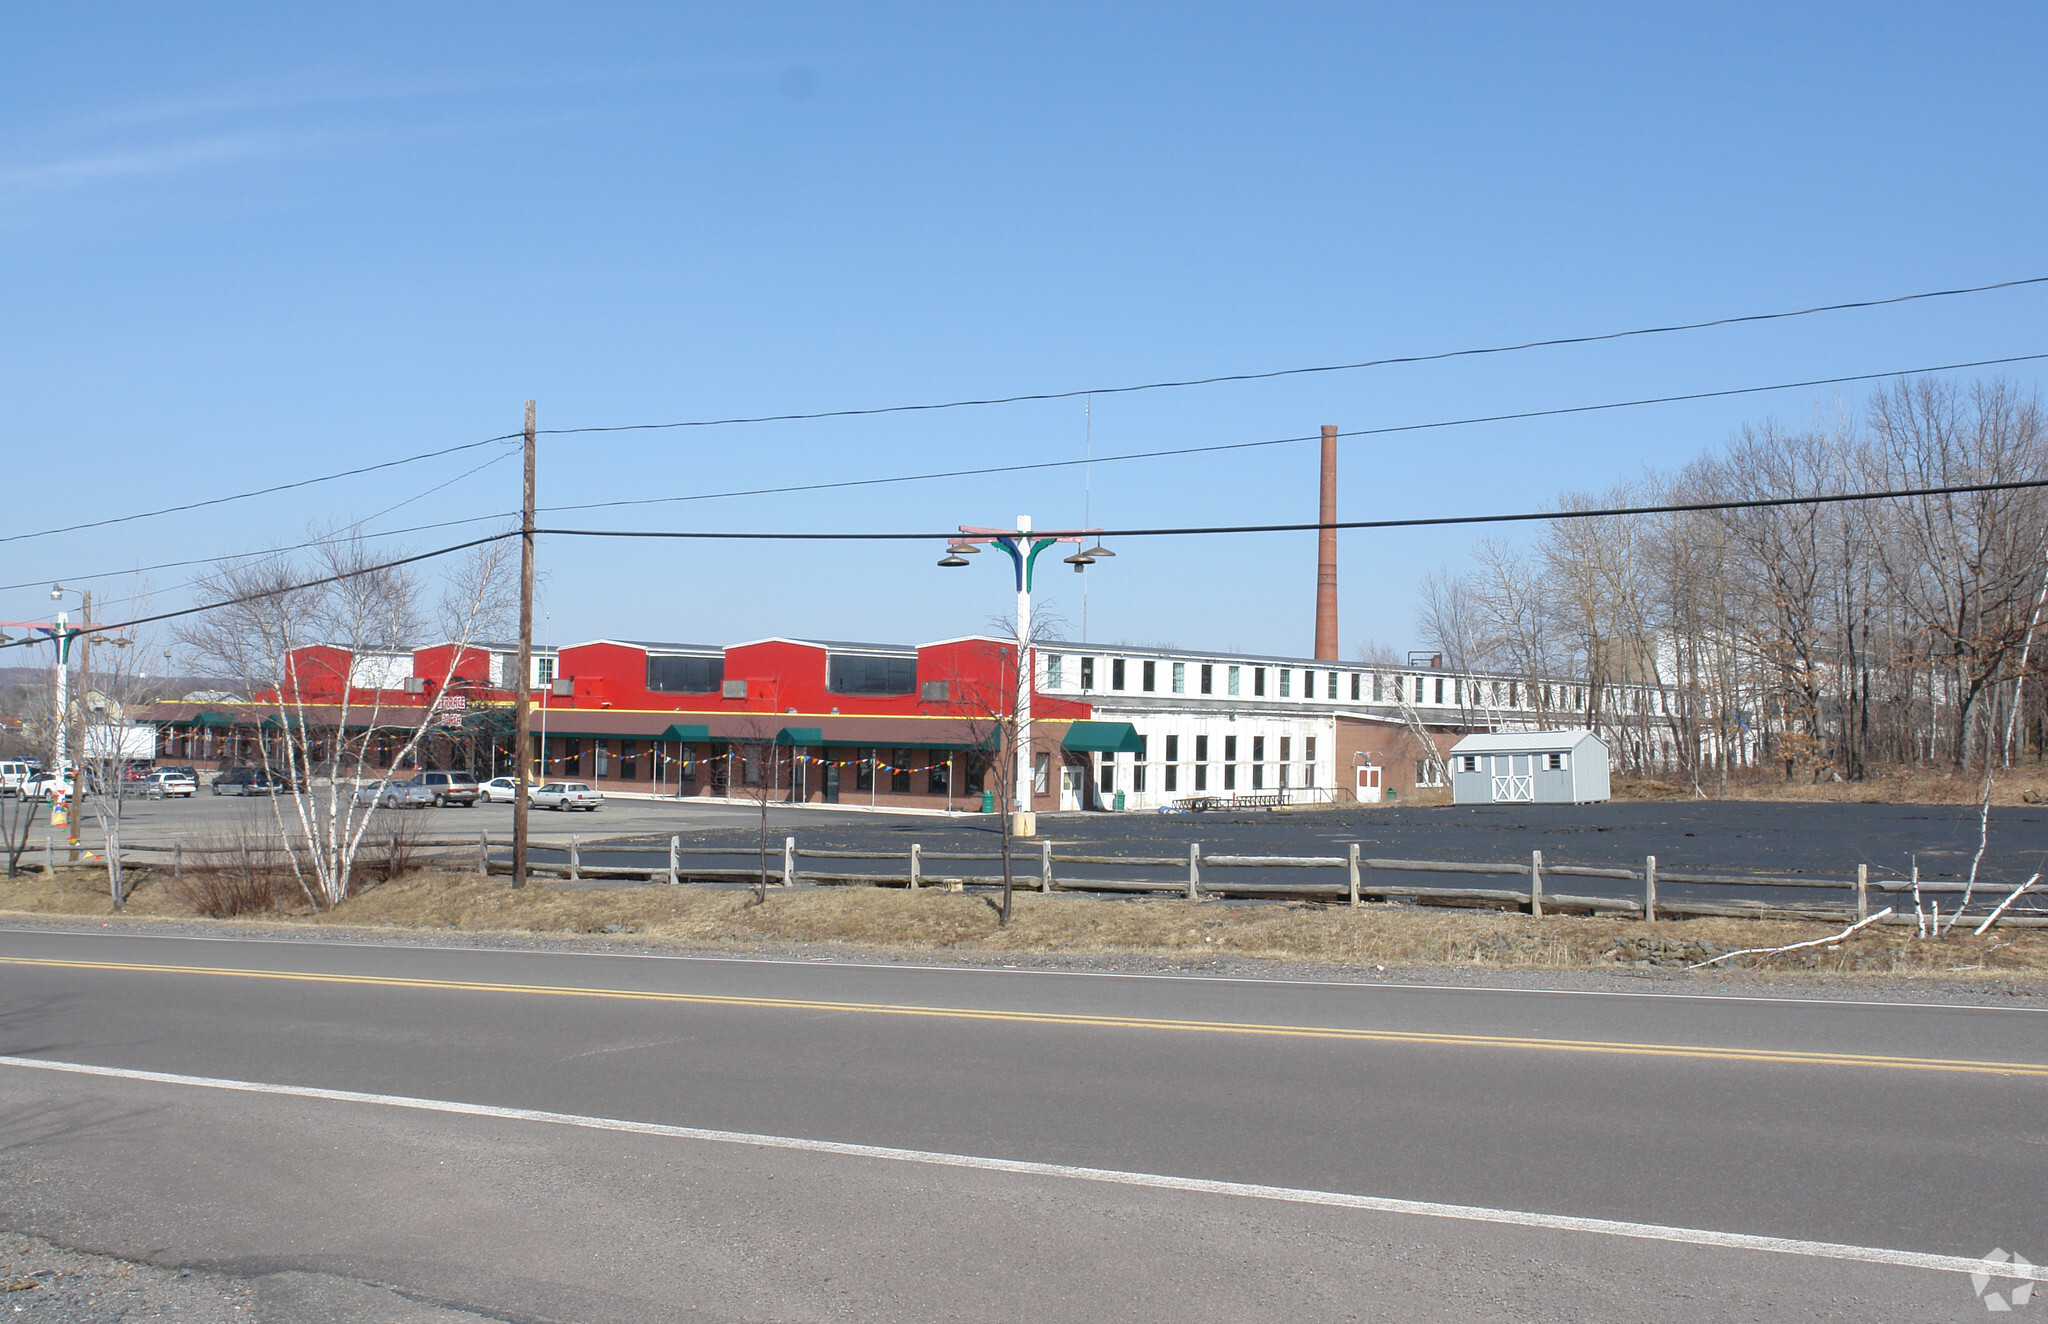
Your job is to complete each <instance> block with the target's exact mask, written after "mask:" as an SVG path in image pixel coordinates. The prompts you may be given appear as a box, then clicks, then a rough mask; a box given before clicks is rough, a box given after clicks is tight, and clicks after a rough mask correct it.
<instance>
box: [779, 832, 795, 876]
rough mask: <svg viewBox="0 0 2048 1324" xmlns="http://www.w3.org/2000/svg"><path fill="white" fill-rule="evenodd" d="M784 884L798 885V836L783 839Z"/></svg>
mask: <svg viewBox="0 0 2048 1324" xmlns="http://www.w3.org/2000/svg"><path fill="white" fill-rule="evenodd" d="M782 885H783V886H784V887H795V886H796V838H795V837H784V838H783V839H782Z"/></svg>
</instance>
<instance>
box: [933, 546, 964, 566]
mask: <svg viewBox="0 0 2048 1324" xmlns="http://www.w3.org/2000/svg"><path fill="white" fill-rule="evenodd" d="M939 564H940V565H942V566H946V567H948V568H949V569H950V568H951V567H953V566H956V565H966V564H967V558H966V557H964V556H962V555H960V549H959V548H958V547H949V548H947V549H946V554H945V555H944V556H942V557H940V558H939Z"/></svg>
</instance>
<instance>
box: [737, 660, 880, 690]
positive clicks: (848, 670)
mask: <svg viewBox="0 0 2048 1324" xmlns="http://www.w3.org/2000/svg"><path fill="white" fill-rule="evenodd" d="M721 665H723V664H721ZM825 688H826V689H828V690H830V691H831V692H832V693H834V694H915V693H917V659H916V658H914V657H872V656H868V655H866V654H861V653H828V654H826V657H825Z"/></svg>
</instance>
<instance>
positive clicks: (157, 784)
mask: <svg viewBox="0 0 2048 1324" xmlns="http://www.w3.org/2000/svg"><path fill="white" fill-rule="evenodd" d="M198 791H199V781H198V779H197V778H194V777H187V776H186V775H185V774H184V773H182V772H177V771H175V770H173V769H170V768H160V769H158V770H157V771H155V772H152V773H151V774H149V776H148V777H145V778H144V779H143V782H142V793H143V794H144V795H145V796H147V797H149V798H150V799H152V800H167V799H169V798H170V797H172V796H174V795H177V796H183V797H184V798H185V799H187V800H189V799H191V798H192V797H193V796H194V795H196V794H198Z"/></svg>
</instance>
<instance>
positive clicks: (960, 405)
mask: <svg viewBox="0 0 2048 1324" xmlns="http://www.w3.org/2000/svg"><path fill="white" fill-rule="evenodd" d="M2044 283H2048V276H2028V277H2026V278H2025V279H2022V280H2002V281H1996V282H1993V283H1992V284H1989V285H1969V286H1964V287H1961V288H1958V289H1952V290H1926V291H1922V292H1921V293H1918V294H1898V295H1893V296H1891V297H1890V298H1884V299H1858V300H1855V301H1852V302H1849V303H1829V304H1820V305H1818V306H1816V307H1812V308H1793V309H1788V310H1786V311H1783V312H1774V313H1745V314H1743V315H1741V316H1737V317H1716V318H1712V319H1709V320H1707V321H1704V322H1679V323H1673V324H1671V325H1668V326H1644V327H1636V328H1633V329H1631V330H1627V331H1604V332H1600V333H1598V334H1594V335H1583V336H1558V337H1555V338H1552V339H1549V340H1525V341H1521V342H1519V343H1516V344H1511V345H1487V346H1483V347H1480V348H1476V349H1451V350H1441V351H1438V352H1436V353H1432V354H1402V355H1396V356H1393V357H1389V358H1381V359H1363V360H1360V361H1359V362H1357V363H1329V364H1321V365H1317V366H1314V367H1307V368H1275V369H1272V370H1270V371H1267V372H1234V373H1224V374H1220V375H1217V376H1214V377H1189V378H1184V379H1181V380H1178V381H1162V382H1142V383H1139V384H1137V385H1128V386H1088V387H1081V388H1077V389H1075V390H1070V391H1038V392H1033V393H1031V394H1027V395H1002V396H991V397H988V398H986V399H980V400H946V401H941V402H936V403H931V404H914V405H885V406H881V407H878V408H869V409H826V410H820V411H818V412H816V413H809V414H763V415H758V416H755V417H751V418H701V419H689V420H686V421H683V422H679V423H619V424H614V425H612V426H609V427H584V428H548V429H546V430H545V431H544V433H543V435H546V436H569V435H572V434H576V433H586V432H653V431H661V430H665V429H671V428H719V427H730V426H733V425H735V424H743V423H803V422H810V421H813V420H816V419H822V418H867V417H873V416H874V415H877V414H914V413H925V412H929V411H932V410H940V409H971V408H977V407H980V406H983V405H1014V404H1027V403H1031V402H1034V401H1043V400H1073V399H1077V398H1079V397H1081V396H1084V395H1129V394H1132V393H1133V392H1137V391H1167V390H1176V389H1179V388H1181V387H1187V386H1215V385H1219V384H1221V383H1224V382H1259V381H1270V380H1272V379H1274V378H1276V377H1302V376H1308V375H1311V374H1315V373H1326V372H1354V371H1357V370H1358V369H1361V368H1385V367H1392V366H1395V365H1398V364H1408V363H1439V362H1442V361H1443V360H1445V359H1462V358H1477V357H1479V356H1482V355H1488V354H1513V353H1518V352H1520V351H1522V350H1527V349H1555V348H1559V347H1562V346H1566V345H1592V344H1598V343H1599V342H1601V341H1606V340H1625V339H1628V338H1630V337H1634V336H1661V335H1670V334H1671V333H1673V332H1677V331H1703V330H1707V329H1709V328H1711V327H1718V326H1738V325H1742V324H1744V323H1750V322H1775V321H1781V320H1783V319H1785V318H1790V317H1811V316H1813V315H1815V314H1816V313H1839V312H1850V311H1853V310H1856V309H1861V308H1883V307H1887V306H1889V305H1892V304H1901V303H1915V302H1919V301H1921V300H1925V299H1947V298H1953V297H1955V296H1957V295H1963V294H1983V293H1986V292H1988V291H1991V290H2009V289H2016V288H2018V287H2020V286H2024V285H2040V284H2044Z"/></svg>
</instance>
